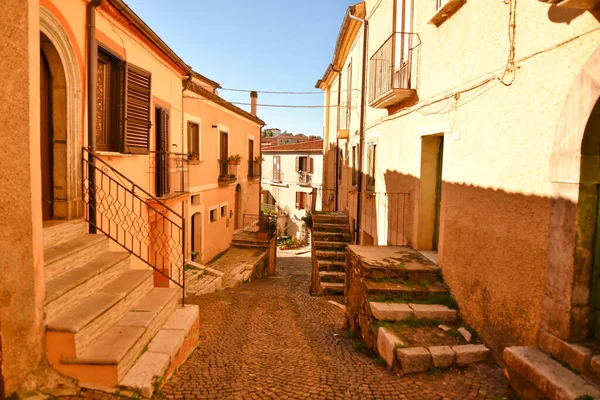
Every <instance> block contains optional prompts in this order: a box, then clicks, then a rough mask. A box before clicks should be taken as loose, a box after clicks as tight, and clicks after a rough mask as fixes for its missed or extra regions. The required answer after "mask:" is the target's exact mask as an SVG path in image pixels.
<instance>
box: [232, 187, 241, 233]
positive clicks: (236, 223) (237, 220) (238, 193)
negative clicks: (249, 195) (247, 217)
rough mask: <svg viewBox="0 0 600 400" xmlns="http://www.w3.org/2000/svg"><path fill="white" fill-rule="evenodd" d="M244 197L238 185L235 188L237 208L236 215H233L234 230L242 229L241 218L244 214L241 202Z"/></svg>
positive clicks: (235, 208)
mask: <svg viewBox="0 0 600 400" xmlns="http://www.w3.org/2000/svg"><path fill="white" fill-rule="evenodd" d="M241 195H242V189H241V187H240V185H237V186H236V187H235V207H234V209H233V210H234V211H233V213H234V215H233V229H234V230H237V229H240V216H241V214H242V212H241V206H242V202H241V199H240V197H241Z"/></svg>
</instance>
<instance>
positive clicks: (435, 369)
mask: <svg viewBox="0 0 600 400" xmlns="http://www.w3.org/2000/svg"><path fill="white" fill-rule="evenodd" d="M442 372H444V371H443V370H442V369H441V368H438V367H436V366H434V365H433V364H430V365H429V368H427V375H429V376H438V375H441V374H442Z"/></svg>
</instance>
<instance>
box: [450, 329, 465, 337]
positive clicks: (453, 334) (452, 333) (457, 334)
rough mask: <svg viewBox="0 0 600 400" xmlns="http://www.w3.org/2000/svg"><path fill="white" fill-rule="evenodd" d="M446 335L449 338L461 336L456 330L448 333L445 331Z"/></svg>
mask: <svg viewBox="0 0 600 400" xmlns="http://www.w3.org/2000/svg"><path fill="white" fill-rule="evenodd" d="M446 334H447V335H450V336H454V337H459V336H462V335H461V334H460V332H459V331H457V330H456V329H450V330H449V331H447V332H446Z"/></svg>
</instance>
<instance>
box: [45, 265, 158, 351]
mask: <svg viewBox="0 0 600 400" xmlns="http://www.w3.org/2000/svg"><path fill="white" fill-rule="evenodd" d="M152 287H153V275H152V271H150V270H128V271H126V272H125V273H123V274H121V275H120V276H118V277H117V278H116V279H114V280H113V281H111V282H109V283H108V284H107V285H105V286H103V287H102V288H100V289H99V290H98V291H97V292H96V293H94V294H92V295H90V296H88V297H85V298H83V299H81V300H79V301H78V302H77V303H75V304H74V305H72V306H71V307H69V308H67V309H66V310H65V311H64V312H63V313H62V314H60V315H58V316H56V317H54V318H52V319H49V320H48V324H47V329H48V333H47V336H48V340H49V343H48V351H49V352H51V351H54V350H55V349H56V348H57V347H56V346H58V345H60V343H61V342H64V341H67V342H68V343H69V346H68V349H69V351H68V354H70V355H71V357H73V356H75V355H77V354H81V353H82V352H83V351H85V349H86V348H87V347H88V345H90V343H92V342H93V341H94V340H95V339H96V338H98V337H100V336H102V335H103V333H104V332H105V331H106V330H107V329H108V328H109V327H111V326H112V325H113V324H114V323H115V322H116V321H118V320H119V319H120V318H122V317H123V315H124V314H125V313H126V312H127V310H129V309H130V308H131V307H132V306H134V304H136V303H137V302H139V301H140V299H142V298H144V296H147V294H148V293H149V292H150V291H151V290H152ZM55 341H56V342H58V343H54V342H55ZM51 342H52V345H53V346H51V345H50V343H51ZM49 358H54V360H55V361H60V358H61V357H60V356H58V357H56V356H55V357H51V356H49Z"/></svg>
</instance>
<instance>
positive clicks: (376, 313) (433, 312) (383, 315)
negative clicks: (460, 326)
mask: <svg viewBox="0 0 600 400" xmlns="http://www.w3.org/2000/svg"><path fill="white" fill-rule="evenodd" d="M369 305H370V308H371V314H372V315H373V317H375V318H376V319H378V320H386V321H401V320H403V319H406V318H409V317H411V316H413V315H414V316H415V317H417V318H424V319H437V320H440V321H443V322H452V321H456V319H457V318H458V311H456V310H452V309H450V308H448V307H446V306H444V305H441V304H413V303H410V304H406V303H380V302H374V301H371V302H370V303H369Z"/></svg>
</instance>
